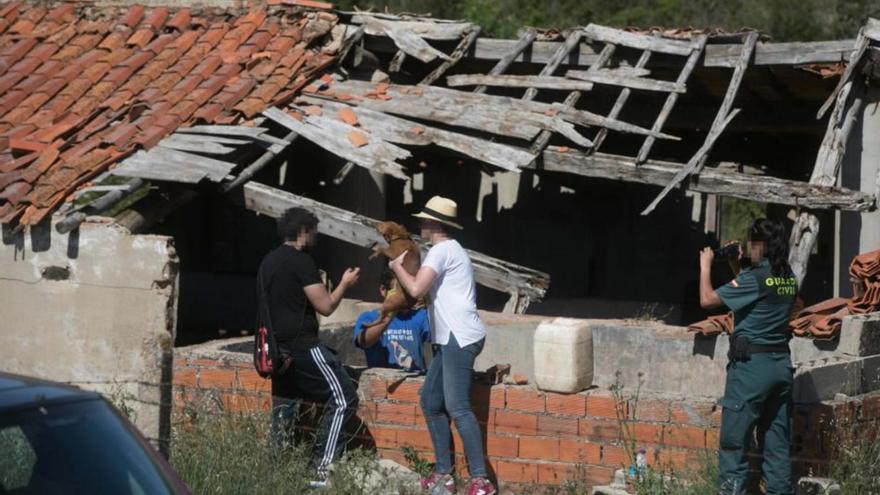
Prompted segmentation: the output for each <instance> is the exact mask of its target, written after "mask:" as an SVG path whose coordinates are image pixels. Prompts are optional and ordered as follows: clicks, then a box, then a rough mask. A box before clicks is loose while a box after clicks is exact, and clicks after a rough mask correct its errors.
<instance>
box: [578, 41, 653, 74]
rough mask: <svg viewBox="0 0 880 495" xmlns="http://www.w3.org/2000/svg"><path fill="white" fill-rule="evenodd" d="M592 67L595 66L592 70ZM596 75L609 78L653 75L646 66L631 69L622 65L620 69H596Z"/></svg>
mask: <svg viewBox="0 0 880 495" xmlns="http://www.w3.org/2000/svg"><path fill="white" fill-rule="evenodd" d="M612 46H614V45H612ZM645 51H647V52H648V53H651V51H650V50H645ZM643 53H644V52H643ZM600 55H601V54H600ZM592 67H593V66H591V67H590V68H592ZM596 73H597V74H602V75H607V76H624V77H647V76H650V75H651V71H650V70H648V69H646V68H645V66H644V65H636V66H635V67H630V66H628V65H622V66H620V67H613V68H602V69H596Z"/></svg>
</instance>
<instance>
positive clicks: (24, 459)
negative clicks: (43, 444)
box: [0, 426, 37, 492]
mask: <svg viewBox="0 0 880 495" xmlns="http://www.w3.org/2000/svg"><path fill="white" fill-rule="evenodd" d="M0 452H3V455H0V486H2V487H3V489H5V490H6V491H7V492H8V491H10V490H15V489H18V488H22V487H25V486H27V484H28V480H30V479H31V473H33V471H34V464H36V462H37V455H36V453H34V449H32V448H31V444H30V443H29V442H28V440H27V437H25V436H24V432H23V431H22V430H21V428H20V427H18V426H9V427H6V428H0Z"/></svg>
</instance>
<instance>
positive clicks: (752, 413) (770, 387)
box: [718, 352, 794, 495]
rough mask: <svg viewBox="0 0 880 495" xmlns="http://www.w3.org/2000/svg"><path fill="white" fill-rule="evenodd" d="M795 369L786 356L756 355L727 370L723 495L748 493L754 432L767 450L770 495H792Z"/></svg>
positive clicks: (765, 470)
mask: <svg viewBox="0 0 880 495" xmlns="http://www.w3.org/2000/svg"><path fill="white" fill-rule="evenodd" d="M793 382H794V368H792V366H791V356H789V355H788V354H786V353H782V352H769V353H758V354H752V356H751V358H750V359H749V360H748V361H732V362H730V363H729V364H728V365H727V382H726V384H725V388H724V398H723V399H721V400H720V401H718V403H719V404H720V405H721V407H722V408H723V409H722V412H721V442H720V448H719V449H718V467H719V471H720V474H719V480H718V482H719V488H720V492H719V493H722V494H724V495H728V494H732V495H739V494H742V493H745V489H746V486H747V485H746V483H747V478H748V465H749V463H748V458H747V457H746V453H747V451H748V449H749V447H750V446H751V443H752V438H753V435H754V432H755V428H757V431H758V435H757V437H758V446H759V448H760V449H761V450H763V455H764V464H763V466H762V471H763V474H764V481H765V483H766V488H767V495H788V494H791V493H793V491H792V483H791V454H790V448H791V447H790V446H791V407H792V395H791V394H792V385H793Z"/></svg>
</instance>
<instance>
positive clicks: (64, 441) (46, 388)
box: [0, 373, 190, 495]
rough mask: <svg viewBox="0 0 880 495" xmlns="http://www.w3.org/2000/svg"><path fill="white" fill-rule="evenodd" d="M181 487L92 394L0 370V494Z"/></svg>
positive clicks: (159, 491)
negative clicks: (0, 371)
mask: <svg viewBox="0 0 880 495" xmlns="http://www.w3.org/2000/svg"><path fill="white" fill-rule="evenodd" d="M189 493H190V492H189V490H188V489H187V487H186V485H185V484H184V483H183V482H182V481H181V480H180V479H179V478H178V477H177V475H176V474H175V473H174V471H173V470H172V469H171V466H170V465H169V464H168V462H167V461H165V459H164V458H163V457H162V456H161V455H159V454H158V452H156V450H155V449H153V447H152V446H151V445H150V444H149V443H148V442H147V440H146V439H145V438H144V437H143V436H142V435H141V434H140V432H138V431H137V429H136V428H135V427H134V426H133V425H132V424H131V423H130V422H129V421H128V420H127V419H126V418H125V417H123V416H122V415H120V414H119V413H118V412H117V411H116V409H115V408H114V407H113V406H111V405H110V404H109V403H108V402H107V401H106V400H105V399H104V398H102V397H101V396H100V395H98V394H96V393H94V392H86V391H83V390H80V389H78V388H75V387H71V386H67V385H62V384H58V383H53V382H47V381H43V380H37V379H34V378H28V377H24V376H18V375H11V374H7V373H0V495H6V494H8V495H13V494H15V495H19V494H40V495H53V494H114V495H129V494H130V495H165V494H169V495H179V494H189Z"/></svg>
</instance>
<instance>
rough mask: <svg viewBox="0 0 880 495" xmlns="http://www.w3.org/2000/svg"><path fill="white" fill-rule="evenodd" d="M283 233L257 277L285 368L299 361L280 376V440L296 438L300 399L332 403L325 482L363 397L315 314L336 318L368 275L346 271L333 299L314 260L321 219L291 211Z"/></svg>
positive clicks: (322, 442) (320, 466)
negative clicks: (293, 428) (347, 424)
mask: <svg viewBox="0 0 880 495" xmlns="http://www.w3.org/2000/svg"><path fill="white" fill-rule="evenodd" d="M278 234H279V235H280V236H281V238H282V239H284V243H283V244H281V245H280V246H278V247H277V248H275V249H274V250H273V251H272V252H270V253H269V254H267V255H266V257H265V258H263V262H262V263H261V264H260V269H259V272H258V276H257V284H258V287H257V290H258V293H259V294H260V295H261V296H260V297H265V298H266V301H267V303H268V304H267V305H266V306H268V312H269V314H268V315H262V316H263V318H268V320H266V321H269V323H270V328H271V329H272V332H273V333H274V334H275V340H276V342H277V343H278V350H279V352H280V354H281V358H282V359H281V362H284V361H285V360H286V359H287V358H291V359H292V360H291V365H290V366H289V367H288V368H287V369H285V370H284V371H281V372H279V373H277V374H275V375H273V376H272V411H273V413H272V435H273V439H274V441H276V442H278V443H282V442H283V441H284V439H285V438H289V434H290V432H289V430H290V426H291V420H292V418H293V416H294V415H295V413H296V404H297V399H303V398H304V399H308V400H314V401H321V402H324V401H326V406H325V408H324V418H323V420H322V422H321V426H320V428H319V430H318V435H317V440H316V443H315V450H314V454H313V457H312V466H313V468H314V469H315V470H316V473H317V475H318V478H319V479H323V478H325V477H326V475H327V468H328V466H329V465H330V463H331V462H332V461H333V460H334V459H335V458H336V457H337V456H338V455H339V453H340V451H341V450H342V442H340V441H339V440H340V435H341V434H342V428H343V426H344V424H345V422H346V421H347V420H348V419H349V418H350V417H351V415H352V414H353V412H354V411H355V409H356V408H357V403H358V398H357V393H356V392H355V387H354V385H353V383H352V380H351V378H350V377H349V376H348V374H347V373H346V372H345V369H343V367H342V363H341V362H340V361H339V359H338V358H337V357H336V353H335V352H334V351H332V350H330V349H329V348H327V347H326V346H324V345H323V344H321V342H320V340H319V339H318V318H317V315H316V314H315V313H316V312H317V313H320V314H322V315H324V316H329V315H330V314H331V313H333V311H334V310H336V307H337V306H339V302H340V301H342V297H343V295H344V294H345V291H346V290H347V289H348V288H349V287H351V286H352V285H354V284H355V283H357V281H358V277H359V275H360V269H359V268H349V269H347V270H345V273H343V275H342V279H341V280H340V282H339V285H338V286H337V287H336V289H335V290H334V291H333V292H332V293H328V292H327V289H326V288H325V287H324V285H323V284H322V283H321V277H320V275H319V273H318V267H317V265H316V264H315V260H314V259H313V258H312V256H311V254H309V251H310V250H311V248H312V247H313V246H314V245H315V240H316V239H317V236H318V219H317V218H316V217H315V216H314V215H313V214H312V213H310V212H309V211H308V210H305V209H303V208H290V209H288V210H287V211H285V212H284V214H283V215H281V217H280V218H279V219H278Z"/></svg>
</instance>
